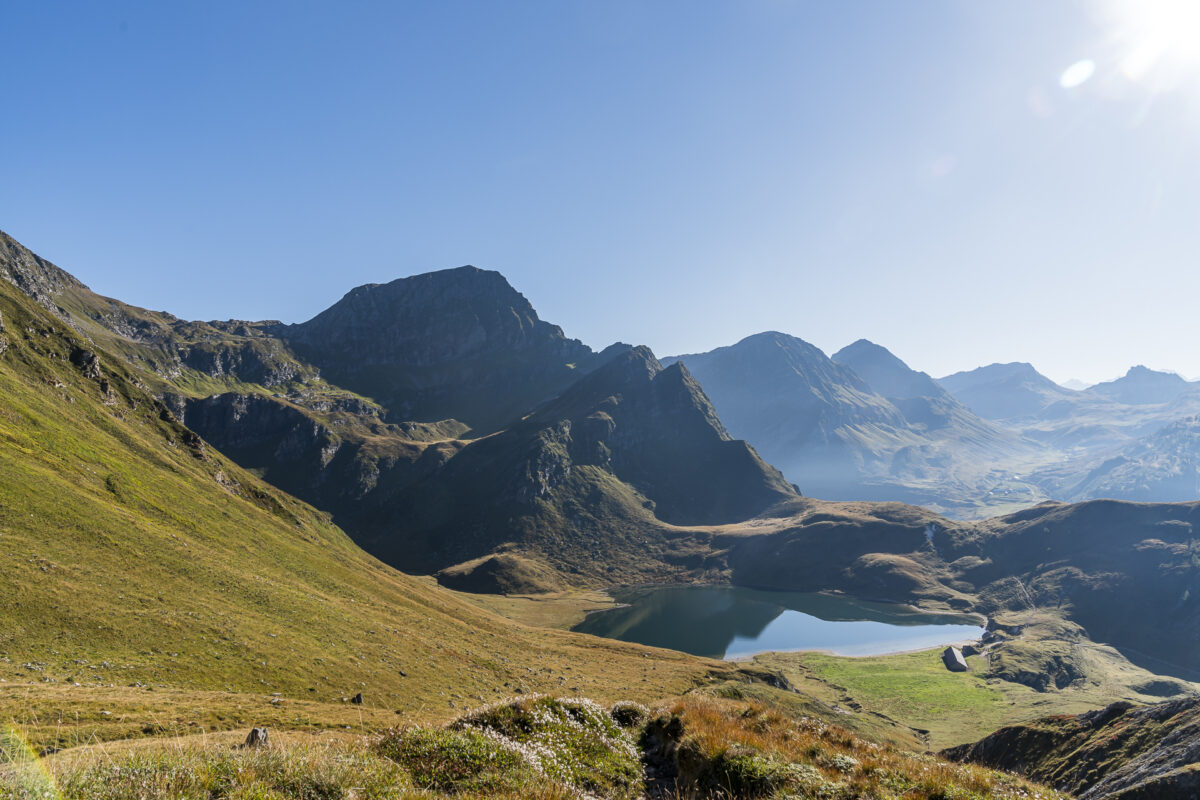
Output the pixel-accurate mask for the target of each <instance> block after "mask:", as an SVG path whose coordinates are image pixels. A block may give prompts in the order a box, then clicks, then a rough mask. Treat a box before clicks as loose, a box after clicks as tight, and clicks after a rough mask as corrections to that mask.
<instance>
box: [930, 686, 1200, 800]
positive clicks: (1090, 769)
mask: <svg viewBox="0 0 1200 800" xmlns="http://www.w3.org/2000/svg"><path fill="white" fill-rule="evenodd" d="M943 755H945V756H946V757H948V758H951V759H953V760H956V761H969V762H972V763H976V764H983V765H985V766H989V767H995V768H998V769H1007V770H1012V771H1015V772H1019V773H1022V774H1024V775H1027V776H1029V777H1031V778H1033V779H1035V780H1039V781H1042V782H1043V783H1049V784H1051V785H1053V786H1056V787H1058V788H1059V789H1062V790H1064V791H1068V792H1071V793H1072V794H1074V795H1075V796H1076V797H1079V798H1080V799H1081V800H1109V799H1110V798H1112V799H1115V798H1120V799H1121V800H1142V799H1143V798H1144V799H1145V800H1150V799H1151V798H1154V799H1155V800H1176V799H1178V800H1183V799H1184V798H1188V799H1189V800H1190V798H1193V797H1196V796H1197V792H1198V791H1200V779H1198V777H1197V773H1196V772H1195V770H1194V769H1193V767H1194V765H1195V764H1196V763H1198V762H1200V699H1197V698H1187V699H1183V700H1175V701H1172V702H1168V703H1160V704H1158V705H1153V706H1145V707H1141V708H1137V707H1135V706H1133V704H1131V703H1127V702H1119V703H1114V704H1112V705H1110V706H1108V707H1107V708H1103V709H1098V710H1096V711H1089V712H1087V713H1084V714H1079V715H1077V716H1075V717H1066V718H1064V717H1051V718H1047V719H1044V720H1039V721H1036V722H1034V723H1030V724H1028V725H1013V726H1010V727H1007V728H1003V729H1001V730H999V731H997V732H995V733H993V734H992V735H991V736H987V737H985V738H983V739H981V740H979V741H978V742H975V743H974V744H968V745H962V746H960V747H954V748H951V749H950V750H947V751H944V752H943Z"/></svg>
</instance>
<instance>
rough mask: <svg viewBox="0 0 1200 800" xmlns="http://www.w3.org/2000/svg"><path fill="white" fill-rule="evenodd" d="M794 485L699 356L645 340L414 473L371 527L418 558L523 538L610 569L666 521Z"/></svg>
mask: <svg viewBox="0 0 1200 800" xmlns="http://www.w3.org/2000/svg"><path fill="white" fill-rule="evenodd" d="M795 497H796V492H795V490H794V488H793V487H791V486H790V485H789V484H788V483H787V482H786V481H785V480H784V479H783V477H782V476H781V475H780V474H779V473H778V472H777V471H776V470H775V469H773V468H771V467H769V466H768V465H766V464H765V463H764V462H763V461H762V460H761V459H760V458H759V457H758V455H757V454H756V453H755V452H754V450H753V449H752V448H750V446H749V445H747V444H746V443H745V442H742V441H735V440H732V439H731V438H730V437H729V435H728V434H727V433H726V432H725V430H724V428H723V427H722V425H721V423H720V421H719V420H718V419H717V416H716V414H715V413H714V412H713V410H712V406H711V405H710V404H709V402H708V399H707V398H706V397H705V396H704V393H703V392H702V391H701V390H700V387H699V385H698V384H697V383H696V381H695V380H694V379H693V378H692V377H691V376H690V375H689V374H688V372H687V370H686V369H684V368H683V367H682V366H681V365H675V366H672V367H669V368H666V369H664V368H663V367H662V366H661V365H660V364H659V362H658V361H657V359H655V358H654V355H653V354H652V353H651V352H650V351H649V350H648V349H647V348H645V347H638V348H634V349H633V350H631V351H628V352H626V353H624V354H621V355H619V356H617V357H615V358H613V359H612V360H610V361H609V362H608V363H607V364H605V365H604V366H602V367H600V368H599V369H597V370H596V371H594V372H593V373H592V374H590V375H588V376H586V377H585V378H583V379H581V380H580V381H579V382H577V383H576V384H574V385H573V386H571V387H570V388H569V389H567V391H566V392H564V393H563V394H562V395H561V396H559V397H558V398H556V399H555V400H553V401H551V402H550V403H548V404H547V405H545V406H544V407H542V408H541V409H539V410H538V411H536V412H534V413H533V414H531V415H529V416H528V417H526V418H525V419H523V420H522V421H521V422H519V423H517V424H515V425H513V426H512V427H510V428H507V429H506V430H504V431H501V432H499V433H497V434H495V435H492V436H488V437H484V438H482V439H479V440H478V441H474V442H472V443H470V444H468V445H467V446H466V447H464V448H463V449H462V450H461V451H460V452H459V453H458V454H457V455H455V456H454V457H453V458H451V459H449V460H448V461H447V462H446V463H445V465H444V466H442V467H441V468H440V469H438V470H437V471H435V472H433V473H431V474H430V475H429V476H427V477H425V478H424V479H422V480H421V481H419V482H416V483H414V484H412V485H411V486H408V487H406V488H405V489H404V490H402V491H401V492H399V493H398V494H397V495H396V496H395V497H394V498H393V499H392V501H391V502H388V503H387V504H386V505H384V506H382V507H381V508H380V509H379V512H378V513H377V515H376V516H375V517H373V518H371V519H369V520H368V524H366V525H365V528H366V529H367V530H371V531H375V533H373V534H372V535H371V536H369V537H368V538H366V539H365V540H364V541H365V543H366V545H367V546H368V547H369V548H370V549H371V550H372V551H373V552H376V553H379V554H381V556H382V557H384V558H385V560H388V561H390V562H392V563H396V564H398V565H400V566H401V567H404V568H408V569H413V570H418V571H432V570H435V569H439V568H444V567H447V566H451V565H456V564H459V563H462V562H467V561H470V560H472V559H476V558H478V557H481V556H485V555H487V554H489V553H493V552H496V551H499V550H505V549H511V548H512V547H513V546H516V547H517V548H519V549H522V550H526V551H529V552H536V553H538V554H540V555H542V556H544V557H546V558H547V559H549V560H550V561H551V562H552V563H553V564H554V565H555V566H556V567H558V568H560V569H566V570H568V571H570V572H572V573H575V574H600V575H603V574H605V573H606V572H607V571H609V570H610V569H611V568H612V567H613V566H614V565H616V564H622V563H624V564H627V565H630V566H632V564H633V563H634V562H635V561H636V559H637V556H638V554H639V553H642V554H645V553H647V552H658V551H662V550H663V548H664V547H666V546H667V544H668V540H669V539H671V538H672V537H671V536H670V534H669V533H664V528H663V523H668V524H670V525H683V526H686V525H714V524H721V523H730V522H737V521H740V520H744V519H747V518H749V517H752V516H755V515H757V514H759V513H761V512H762V511H764V510H766V509H767V508H770V507H771V506H773V505H776V504H778V503H780V502H783V501H786V500H791V499H794V498H795Z"/></svg>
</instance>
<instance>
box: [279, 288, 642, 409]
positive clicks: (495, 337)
mask: <svg viewBox="0 0 1200 800" xmlns="http://www.w3.org/2000/svg"><path fill="white" fill-rule="evenodd" d="M276 333H277V334H278V335H279V336H282V337H284V338H285V339H286V340H287V341H288V342H289V343H290V344H291V345H292V346H293V347H294V348H295V349H296V350H297V352H299V353H300V354H301V355H303V356H304V357H305V358H307V359H308V360H309V361H311V362H312V363H313V364H315V365H316V366H317V367H319V368H320V369H321V372H322V374H323V375H325V376H326V377H327V378H328V379H329V380H331V381H332V382H334V383H336V384H338V385H341V386H345V387H346V388H348V389H351V390H353V391H355V392H358V393H360V394H365V395H368V396H370V397H373V398H375V399H376V400H378V401H380V402H381V403H382V404H383V405H385V406H387V407H388V409H389V411H390V415H389V419H391V420H393V421H399V420H417V421H422V422H432V421H436V420H439V419H447V418H454V419H459V420H462V421H464V422H466V423H467V424H469V425H471V426H472V427H474V428H476V429H477V430H480V431H492V430H495V429H497V428H499V427H502V426H503V425H504V424H506V423H509V422H511V421H513V420H514V419H516V418H517V417H518V416H520V415H521V414H523V413H526V412H528V411H529V410H531V409H532V408H534V407H535V406H536V405H537V404H538V403H540V402H542V401H544V400H547V399H549V398H550V397H553V396H554V395H555V394H557V393H558V392H559V391H561V390H563V389H564V388H566V387H567V386H568V385H570V384H571V383H572V382H574V381H575V380H577V379H578V378H579V376H580V375H581V374H585V373H586V372H587V371H589V370H590V369H591V368H592V367H594V366H596V365H598V364H599V363H602V362H603V361H604V360H606V359H607V358H608V356H611V355H612V354H613V353H609V354H608V356H606V355H604V354H600V355H597V354H595V353H593V352H592V350H591V348H589V347H587V346H586V345H584V344H583V343H582V342H579V341H578V340H575V339H568V338H567V337H566V336H564V335H563V332H562V329H561V328H559V327H558V326H557V325H551V324H550V323H548V322H544V321H542V320H540V319H539V318H538V315H537V312H536V311H534V309H533V306H531V305H530V304H529V301H528V300H526V299H525V297H523V296H522V295H521V294H520V293H519V292H517V291H516V290H515V289H513V288H512V286H510V285H509V283H508V281H506V280H505V279H504V276H502V275H501V274H500V273H498V272H492V271H488V270H481V269H477V268H475V267H460V268H458V269H451V270H442V271H440V272H433V273H428V274H425V275H416V276H413V277H411V278H402V279H400V280H396V281H392V282H391V283H387V284H369V285H366V286H360V287H358V288H357V289H354V290H352V291H351V292H349V293H348V294H347V295H346V296H345V297H343V298H342V299H341V300H340V301H339V302H337V303H335V304H334V305H333V306H331V307H330V308H328V309H326V310H325V311H323V312H321V313H320V314H318V315H317V316H316V317H314V318H313V319H311V320H309V321H308V322H304V323H301V324H299V325H287V326H280V327H279V329H278V330H277V331H276ZM626 349H627V348H626Z"/></svg>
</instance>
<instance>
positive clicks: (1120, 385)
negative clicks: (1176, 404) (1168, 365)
mask: <svg viewBox="0 0 1200 800" xmlns="http://www.w3.org/2000/svg"><path fill="white" fill-rule="evenodd" d="M1195 389H1196V386H1195V385H1194V384H1191V383H1188V382H1187V381H1185V380H1184V379H1183V378H1181V377H1179V376H1178V375H1176V374H1175V373H1174V372H1158V371H1156V370H1152V369H1148V368H1146V367H1143V366H1140V365H1139V366H1136V367H1130V368H1129V372H1127V373H1125V375H1124V377H1121V378H1117V379H1116V380H1114V381H1108V382H1106V383H1098V384H1096V385H1095V386H1093V387H1091V388H1090V389H1088V390H1087V392H1088V393H1089V394H1093V395H1097V396H1099V397H1105V398H1107V399H1109V400H1114V401H1116V402H1118V403H1125V404H1127V405H1152V404H1155V403H1169V402H1171V401H1172V400H1174V399H1175V398H1177V397H1179V396H1180V395H1181V394H1183V393H1184V392H1188V391H1193V390H1195Z"/></svg>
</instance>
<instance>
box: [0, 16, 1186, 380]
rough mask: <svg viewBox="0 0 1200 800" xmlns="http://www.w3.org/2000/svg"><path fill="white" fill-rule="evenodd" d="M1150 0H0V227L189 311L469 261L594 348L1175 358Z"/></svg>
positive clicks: (1070, 369)
mask: <svg viewBox="0 0 1200 800" xmlns="http://www.w3.org/2000/svg"><path fill="white" fill-rule="evenodd" d="M1185 2H1188V0H1176V2H1175V3H1172V2H1171V0H1096V2H1094V3H1092V2H1077V3H1073V2H1069V0H1062V2H1046V0H1003V1H1001V0H995V2H985V1H984V0H957V1H955V2H949V1H941V2H939V1H938V0H914V1H913V2H896V1H895V0H880V1H878V2H871V1H869V0H850V1H848V2H841V1H840V0H838V1H836V2H835V1H834V0H823V1H822V2H800V1H799V0H797V1H795V2H791V1H789V0H745V1H744V2H715V0H714V1H713V2H703V1H702V2H695V0H688V1H687V2H683V1H682V0H681V1H679V2H666V1H663V2H645V1H643V0H639V1H638V2H625V1H624V0H604V2H584V1H583V0H580V2H562V0H546V1H545V2H518V1H517V0H512V1H511V2H510V1H509V0H505V2H496V1H495V0H487V1H486V2H478V3H467V2H454V1H453V0H437V1H436V2H435V1H434V0H427V1H424V2H400V1H399V0H396V1H394V2H377V3H370V2H339V3H334V2H329V3H313V2H295V1H294V0H288V1H287V2H283V1H282V0H281V1H280V2H248V1H247V2H213V0H206V2H203V3H201V2H182V1H181V2H165V3H164V2H119V1H118V2H108V3H94V2H78V3H59V2H52V1H47V0H8V2H5V3H4V4H3V5H0V29H2V30H3V31H4V32H5V35H4V46H3V47H2V48H0V81H2V86H3V109H4V113H3V117H2V119H0V176H2V178H0V228H2V229H4V230H6V231H7V232H8V233H10V234H12V235H13V236H15V237H16V238H18V239H19V240H21V241H23V242H24V243H25V244H27V245H29V246H30V247H32V248H33V249H35V250H36V251H38V252H39V253H41V254H42V255H44V256H45V257H47V258H50V259H51V260H53V261H55V262H56V263H59V264H60V265H61V266H63V267H65V268H67V269H68V270H70V271H72V272H74V273H75V274H76V275H77V276H79V277H80V278H81V279H82V280H83V281H84V282H86V283H87V284H89V285H90V286H92V288H94V289H95V290H97V291H99V292H101V293H104V294H109V295H113V296H117V297H120V298H122V299H124V300H126V301H128V302H132V303H135V304H138V305H142V306H147V307H150V308H154V309H164V310H168V311H171V312H172V313H175V314H177V315H179V316H182V317H187V318H202V319H212V318H229V317H236V318H252V319H260V318H278V319H283V320H286V321H299V320H303V319H306V318H308V317H310V316H312V315H313V314H315V313H316V312H318V311H320V310H321V309H322V308H324V307H326V306H328V305H329V304H331V303H332V302H334V301H335V300H337V299H338V298H339V297H341V295H342V294H344V293H345V292H346V291H347V290H348V289H350V288H351V287H353V286H356V285H358V284H362V283H367V282H383V281H387V280H391V279H393V278H396V277H400V276H404V275H410V274H414V273H417V272H425V271H429V270H433V269H439V268H443V267H451V266H457V265H460V264H465V263H471V264H475V265H477V266H481V267H489V268H494V269H498V270H500V271H502V272H503V273H504V274H505V275H507V276H508V278H509V280H510V281H511V282H512V283H513V284H514V285H515V286H516V287H517V288H518V289H519V290H521V291H522V292H523V293H524V294H525V295H526V296H527V297H529V298H530V300H531V301H532V302H533V303H534V305H535V306H536V307H537V309H538V310H539V312H540V313H541V315H542V316H543V318H546V319H549V320H551V321H553V322H557V323H559V324H561V325H562V326H563V327H564V329H565V330H566V331H567V333H568V334H569V335H572V336H576V337H579V338H581V339H583V340H584V341H585V342H587V343H589V344H591V345H593V346H596V347H601V346H604V345H605V344H608V343H609V342H611V341H614V340H624V341H629V342H635V343H645V344H649V345H650V346H651V347H653V348H654V350H655V351H656V352H658V353H659V354H661V355H666V354H670V353H676V352H693V351H699V350H706V349H710V348H712V347H716V346H719V345H723V344H729V343H731V342H733V341H736V340H737V339H739V338H741V337H742V336H745V335H748V334H750V333H754V332H757V331H761V330H767V329H776V330H782V331H786V332H788V333H792V334H795V335H797V336H800V337H802V338H804V339H807V340H809V341H812V342H813V343H815V344H817V345H818V346H820V347H822V348H824V349H825V350H826V351H827V352H832V351H834V350H836V349H837V348H839V347H841V346H842V345H844V344H847V343H849V342H851V341H853V340H854V339H857V338H860V337H866V338H869V339H871V340H873V341H877V342H879V343H881V344H884V345H886V346H888V347H890V348H891V349H892V350H893V351H894V352H896V353H897V355H899V356H901V357H902V358H904V359H906V360H907V361H908V362H909V363H910V364H911V365H913V366H914V367H916V368H919V369H924V370H926V371H928V372H930V373H933V374H934V375H941V374H945V373H948V372H951V371H954V370H958V369H965V368H970V367H973V366H976V365H979V364H982V363H988V362H992V361H1011V360H1025V361H1032V362H1033V363H1034V364H1035V365H1036V366H1038V367H1039V368H1040V369H1042V370H1043V371H1044V372H1046V373H1047V374H1049V375H1051V376H1052V377H1055V378H1058V379H1067V378H1072V377H1076V378H1083V379H1088V380H1100V379H1104V378H1107V377H1111V376H1114V375H1116V374H1118V373H1121V372H1123V371H1124V370H1125V369H1126V368H1127V367H1128V366H1129V365H1131V364H1134V363H1145V364H1147V365H1149V366H1152V367H1157V368H1172V369H1176V370H1179V371H1180V372H1182V373H1184V374H1186V375H1189V376H1198V375H1200V347H1197V346H1196V343H1197V341H1200V314H1198V313H1197V312H1196V310H1195V301H1196V299H1197V297H1200V263H1198V261H1200V78H1198V73H1200V70H1198V69H1196V63H1195V62H1197V61H1200V58H1195V59H1194V58H1193V56H1195V55H1198V54H1200V25H1197V24H1196V23H1197V20H1196V19H1195V16H1196V15H1195V14H1191V15H1190V17H1189V18H1188V19H1185V20H1182V21H1181V22H1179V24H1175V23H1176V22H1177V21H1176V20H1173V19H1171V18H1170V17H1171V14H1172V13H1174V12H1176V11H1178V12H1179V13H1183V14H1184V15H1185V16H1188V12H1186V11H1183V10H1181V9H1183V8H1184V6H1183V5H1180V3H1185ZM1100 3H1104V5H1100ZM1146 3H1151V4H1157V7H1159V8H1158V10H1159V11H1161V12H1162V13H1164V14H1165V15H1166V17H1167V18H1168V21H1167V24H1166V25H1163V24H1162V20H1160V19H1153V20H1146V19H1143V18H1141V17H1139V14H1142V12H1139V11H1138V10H1137V9H1138V8H1139V7H1145V6H1144V4H1146ZM1164 9H1165V10H1164ZM1156 13H1158V12H1156ZM1143 16H1144V15H1143ZM1151 24H1154V25H1157V26H1158V27H1157V28H1154V29H1153V30H1151V28H1150V27H1149V26H1150V25H1151ZM1189 26H1190V27H1189ZM1193 28H1195V29H1196V30H1193ZM1148 30H1149V31H1151V32H1152V33H1154V32H1158V33H1157V35H1159V38H1160V39H1161V31H1163V30H1168V31H1183V32H1184V33H1183V34H1181V35H1180V36H1179V37H1177V38H1176V39H1174V40H1172V41H1171V42H1169V43H1168V44H1167V45H1163V46H1159V44H1161V43H1160V42H1158V41H1157V40H1155V41H1154V42H1152V44H1153V45H1154V46H1155V47H1157V49H1152V50H1153V51H1152V52H1150V53H1149V56H1147V54H1146V46H1145V43H1144V42H1141V40H1139V39H1138V37H1139V36H1141V37H1143V38H1145V34H1146V31H1148ZM1193 34H1195V35H1193ZM1171 35H1172V36H1174V33H1172V34H1171ZM1139 42H1140V43H1139ZM1139 48H1141V49H1139ZM1131 59H1132V61H1131ZM1072 65H1076V66H1074V67H1072ZM1081 78H1083V79H1084V80H1082V82H1080V79H1081ZM1064 83H1065V84H1068V85H1067V86H1066V87H1064V85H1063V84H1064Z"/></svg>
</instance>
